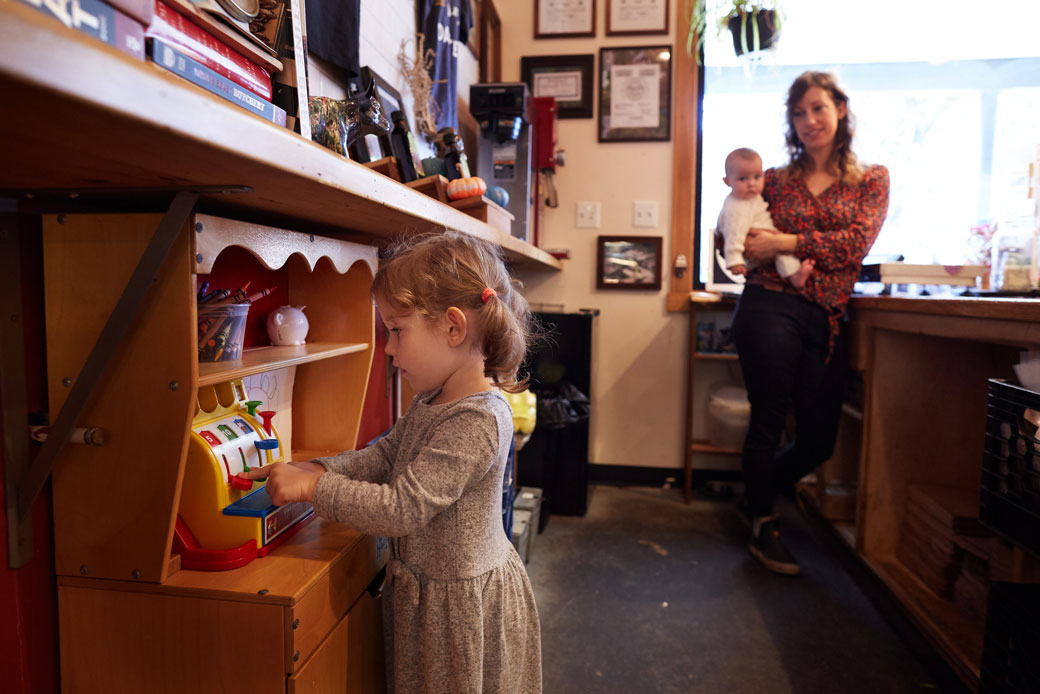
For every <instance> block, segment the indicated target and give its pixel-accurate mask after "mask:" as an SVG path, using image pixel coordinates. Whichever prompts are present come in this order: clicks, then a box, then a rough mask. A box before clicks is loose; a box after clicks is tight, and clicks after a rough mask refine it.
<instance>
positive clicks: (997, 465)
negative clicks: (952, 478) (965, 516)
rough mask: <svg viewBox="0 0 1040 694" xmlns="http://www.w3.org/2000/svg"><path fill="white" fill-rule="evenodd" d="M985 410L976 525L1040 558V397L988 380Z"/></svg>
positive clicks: (999, 380)
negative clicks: (1039, 431)
mask: <svg viewBox="0 0 1040 694" xmlns="http://www.w3.org/2000/svg"><path fill="white" fill-rule="evenodd" d="M986 410H987V412H986V440H985V444H984V446H983V453H982V486H981V490H980V493H979V520H980V521H981V522H982V523H983V525H985V526H986V527H988V528H990V529H991V530H993V531H994V532H995V533H997V534H999V535H1001V536H1002V537H1004V538H1006V539H1007V540H1010V541H1011V542H1013V543H1015V544H1017V545H1019V546H1021V547H1023V548H1025V549H1027V550H1029V551H1031V552H1033V553H1034V554H1037V555H1040V438H1037V428H1036V426H1035V425H1034V424H1033V422H1034V421H1037V415H1038V414H1040V393H1035V392H1033V391H1031V390H1027V389H1025V388H1021V387H1019V386H1015V385H1011V384H1010V383H1007V382H1006V381H1003V380H1001V379H990V380H989V398H988V401H987V407H986ZM1034 413H1036V414H1034Z"/></svg>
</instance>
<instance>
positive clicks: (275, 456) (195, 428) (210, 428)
mask: <svg viewBox="0 0 1040 694" xmlns="http://www.w3.org/2000/svg"><path fill="white" fill-rule="evenodd" d="M198 400H199V402H198V408H197V410H196V413H195V418H194V419H193V420H192V423H191V439H190V441H189V443H188V456H187V465H186V466H185V470H184V481H183V484H182V486H181V499H180V506H179V508H178V513H177V523H176V527H175V530H174V552H176V553H178V554H180V555H181V566H183V567H184V568H186V569H198V570H203V571H222V570H226V569H234V568H237V567H239V566H244V565H245V564H248V563H249V562H251V561H252V560H253V559H255V558H257V557H262V556H264V555H266V554H267V553H268V552H270V551H271V550H272V549H273V548H274V547H276V546H277V545H278V544H279V543H280V542H282V541H283V540H284V539H285V538H286V537H288V536H289V535H290V534H292V532H294V531H295V530H297V529H299V527H301V525H302V523H303V522H306V521H307V520H309V519H310V518H311V517H312V514H313V512H314V509H313V507H312V506H311V505H310V504H309V503H305V502H295V503H290V504H286V505H285V506H275V505H274V504H273V503H272V502H271V497H270V496H269V495H268V494H267V488H266V486H263V485H262V484H261V483H260V482H259V481H253V480H247V479H244V478H242V477H240V476H239V473H241V472H245V471H248V470H251V469H252V468H255V467H263V466H264V465H269V464H271V463H280V462H284V461H285V460H286V459H287V457H286V455H285V451H284V449H283V448H282V443H281V440H280V439H279V438H278V432H277V431H276V430H275V428H274V425H273V424H272V423H271V419H272V418H273V417H274V414H275V413H274V412H272V411H270V410H259V409H258V408H259V407H260V406H261V405H262V404H263V403H262V402H260V401H258V400H247V399H246V392H245V388H244V387H243V385H242V381H241V380H233V381H227V382H225V383H218V384H216V385H213V386H204V387H201V388H199V395H198ZM257 417H260V418H261V419H262V422H260V421H258V420H257ZM254 487H256V488H255V489H254Z"/></svg>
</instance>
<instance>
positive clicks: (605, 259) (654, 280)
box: [596, 236, 662, 290]
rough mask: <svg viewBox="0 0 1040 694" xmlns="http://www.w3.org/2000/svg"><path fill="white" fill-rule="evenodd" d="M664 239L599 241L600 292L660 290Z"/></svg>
mask: <svg viewBox="0 0 1040 694" xmlns="http://www.w3.org/2000/svg"><path fill="white" fill-rule="evenodd" d="M661 260H662V258H661V237H660V236H600V237H598V238H597V239H596V288H597V289H655V290H656V289H660V288H661Z"/></svg>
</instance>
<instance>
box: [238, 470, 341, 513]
mask: <svg viewBox="0 0 1040 694" xmlns="http://www.w3.org/2000/svg"><path fill="white" fill-rule="evenodd" d="M323 474H325V468H323V467H322V466H321V465H318V464H317V463H289V464H288V465H286V464H285V463H273V464H271V465H265V466H263V467H260V468H254V469H252V470H250V471H249V472H240V473H239V475H238V476H239V477H242V478H244V479H247V480H262V479H264V478H266V479H267V493H268V494H269V495H270V497H271V501H273V502H274V504H275V505H276V506H284V505H285V504H288V503H290V502H292V501H311V500H312V499H313V498H314V488H315V487H316V486H318V480H319V479H321V476H322V475H323Z"/></svg>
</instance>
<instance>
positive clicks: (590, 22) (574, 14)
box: [534, 0, 596, 39]
mask: <svg viewBox="0 0 1040 694" xmlns="http://www.w3.org/2000/svg"><path fill="white" fill-rule="evenodd" d="M543 5H544V6H545V8H546V11H545V14H546V16H545V17H543V13H542V6H543ZM551 15H555V20H556V21H555V22H554V21H553V17H552V16H551ZM585 27H588V28H587V29H586V28H585ZM595 36H596V0H534V37H535V38H536V39H567V38H571V39H573V38H592V37H595Z"/></svg>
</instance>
